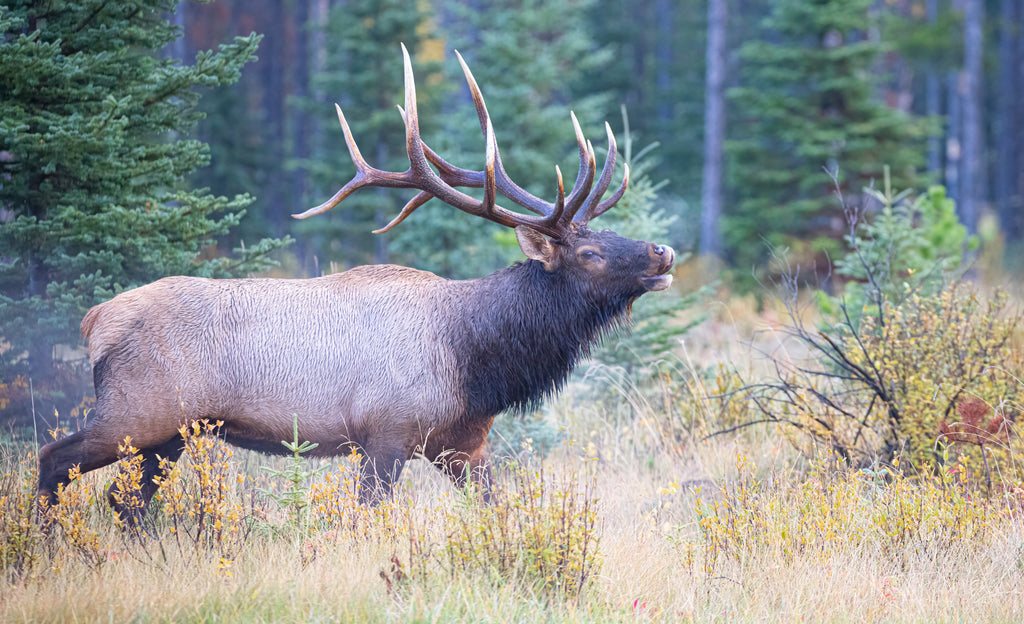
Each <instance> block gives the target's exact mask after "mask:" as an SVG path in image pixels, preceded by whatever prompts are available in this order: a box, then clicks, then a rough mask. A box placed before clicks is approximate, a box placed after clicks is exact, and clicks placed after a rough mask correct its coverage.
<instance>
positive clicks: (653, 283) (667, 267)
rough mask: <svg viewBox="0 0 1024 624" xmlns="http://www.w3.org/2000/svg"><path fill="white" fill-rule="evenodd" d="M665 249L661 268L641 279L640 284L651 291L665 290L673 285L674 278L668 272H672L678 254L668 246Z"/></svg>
mask: <svg viewBox="0 0 1024 624" xmlns="http://www.w3.org/2000/svg"><path fill="white" fill-rule="evenodd" d="M664 249H665V251H664V253H663V254H662V262H661V266H659V267H658V269H657V270H656V271H655V272H654V274H653V275H644V276H642V277H641V278H640V283H641V284H643V285H644V288H646V289H647V290H649V291H656V290H665V289H666V288H668V287H669V286H671V285H672V276H671V275H668V272H669V271H671V270H672V265H673V264H675V262H676V252H675V251H674V250H673V249H672V248H671V247H668V246H666V247H665V248H664Z"/></svg>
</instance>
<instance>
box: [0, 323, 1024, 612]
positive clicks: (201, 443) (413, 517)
mask: <svg viewBox="0 0 1024 624" xmlns="http://www.w3.org/2000/svg"><path fill="white" fill-rule="evenodd" d="M749 318H750V320H749V321H747V322H748V323H749V324H750V326H751V327H752V328H754V329H758V328H761V329H763V328H767V327H769V326H770V324H771V323H770V321H771V320H772V318H771V313H770V312H769V313H765V314H764V315H761V316H757V317H754V316H753V315H751V316H750V317H749ZM745 331H747V328H745V327H740V324H738V323H737V322H735V321H734V320H729V321H728V322H715V321H711V322H709V323H707V324H705V325H704V326H702V327H701V328H700V329H699V330H697V331H696V332H694V333H693V334H692V335H689V336H688V337H687V339H686V340H687V343H686V344H687V350H686V351H685V352H681V354H680V356H679V361H678V362H676V363H675V364H673V365H672V366H670V367H668V368H667V369H666V372H665V373H664V374H663V375H662V376H661V378H660V379H661V382H660V383H654V384H653V385H652V386H649V387H646V388H641V387H639V386H633V385H631V384H630V383H626V382H623V381H622V378H621V377H616V376H614V375H610V374H609V375H602V374H600V373H597V374H593V375H591V376H589V377H588V378H587V379H586V380H585V382H581V383H577V384H574V385H573V387H571V388H570V389H569V390H568V391H567V392H566V393H564V394H563V395H562V396H561V397H560V398H559V399H557V400H555V401H553V402H551V404H550V405H549V407H548V408H546V411H545V413H544V414H543V422H542V424H543V425H544V427H546V430H547V431H549V432H551V431H554V432H555V433H556V434H557V435H553V436H551V439H552V440H560V442H559V443H558V444H557V445H556V446H555V448H553V449H551V450H550V452H548V453H547V454H546V456H545V457H543V459H541V458H540V455H539V454H538V453H531V452H530V450H529V448H527V450H526V451H525V452H523V453H521V455H520V459H519V460H518V461H517V462H514V463H510V464H508V465H506V466H505V467H504V468H502V469H501V470H499V485H498V488H497V495H496V497H495V500H496V502H495V503H494V504H493V505H490V506H487V505H483V504H481V503H480V502H479V501H478V500H477V497H476V496H475V495H474V494H473V493H472V492H469V493H464V492H457V491H453V490H452V488H451V487H450V486H449V484H448V482H447V481H446V480H445V479H444V478H442V476H441V475H440V474H439V473H438V472H437V471H435V470H433V468H432V467H431V466H429V465H428V464H426V463H425V462H422V461H415V462H411V463H410V465H409V468H408V470H407V471H406V473H405V474H403V476H402V480H401V484H400V487H399V489H398V491H397V493H396V495H395V497H394V500H393V501H391V502H388V503H385V504H382V505H380V506H378V507H375V508H366V507H361V506H359V505H357V504H356V503H355V502H354V488H355V483H354V482H353V481H354V471H353V466H354V462H355V461H356V459H357V458H355V457H349V458H344V457H343V458H340V459H339V460H338V461H336V462H333V463H327V462H323V463H322V464H316V463H314V462H310V463H306V462H305V460H301V461H299V462H295V463H293V462H290V461H289V460H288V459H285V458H267V457H263V456H259V455H255V454H249V453H247V452H242V451H232V450H231V449H229V448H227V447H225V446H223V445H222V444H220V443H219V441H217V440H216V439H215V438H211V437H209V436H202V435H196V436H190V442H189V443H190V446H189V448H188V451H187V453H186V455H185V456H184V457H183V458H182V460H181V461H180V462H179V463H178V466H177V467H176V468H175V470H174V471H173V472H171V473H169V474H168V475H167V476H166V477H165V478H166V479H167V481H166V483H165V485H164V487H163V488H162V490H161V494H160V496H161V499H160V500H158V501H156V502H155V504H154V506H153V508H152V509H151V512H150V516H149V518H150V523H148V524H147V525H145V529H144V530H143V531H141V532H140V531H136V530H132V529H131V528H128V529H121V528H118V526H117V523H116V522H115V519H114V517H113V516H112V514H111V512H110V511H109V510H108V508H107V506H106V504H105V489H106V487H107V486H108V484H110V483H111V482H113V481H114V480H115V475H116V474H118V473H117V471H116V470H115V468H114V467H109V468H107V469H103V470H100V471H96V472H94V473H90V474H88V475H85V476H83V477H81V478H80V479H77V480H76V481H74V482H73V483H72V484H71V485H70V486H69V487H68V488H67V489H66V491H65V492H64V493H63V495H62V501H61V504H60V505H59V506H58V507H57V508H55V509H53V510H50V514H51V518H53V520H52V524H51V527H50V529H49V531H48V532H45V531H43V529H42V527H41V525H40V524H39V522H38V521H37V513H38V511H37V509H36V507H35V504H34V501H33V497H34V488H35V483H34V478H35V476H34V470H35V466H34V462H35V456H34V454H35V449H34V448H33V447H32V446H31V445H28V444H20V443H14V442H11V443H8V444H5V445H4V446H3V447H2V448H3V455H2V457H0V462H2V467H0V473H2V482H0V621H4V622H18V621H30V622H99V621H104V622H107V621H109V622H151V621H155V622H329V621H341V622H407V621H411V622H454V621H458V622H736V621H757V622H796V621H810V622H961V621H969V622H1020V621H1024V496H1022V494H1021V491H1022V490H1021V483H1020V477H1019V474H1020V473H1019V472H1018V471H1016V467H1017V463H1018V459H1019V458H1018V457H1017V456H1016V455H1015V454H1014V452H1010V453H1009V455H1008V456H1005V457H1004V460H1005V461H1004V462H1003V463H1002V464H1000V466H1001V467H1002V468H1001V469H1002V470H1003V471H1004V472H1003V473H1001V474H1000V479H999V484H1000V485H999V487H988V488H985V487H982V485H980V483H981V481H982V480H981V478H980V470H981V466H980V464H979V463H978V462H977V461H974V460H971V459H970V458H969V457H966V456H965V457H963V458H958V457H957V456H956V454H955V453H954V454H953V455H952V456H951V457H950V458H949V460H948V461H946V462H945V463H943V464H942V466H941V467H939V468H938V469H936V470H933V471H930V472H927V473H922V472H920V471H917V472H915V473H902V472H901V471H899V470H897V469H896V466H894V465H893V462H885V461H882V462H879V463H877V464H874V465H871V466H867V467H865V466H858V467H856V468H852V467H850V466H847V465H846V464H845V462H844V461H842V460H841V459H839V458H837V457H836V456H835V454H833V453H830V452H829V451H828V450H826V449H822V450H820V451H819V452H816V453H812V454H808V453H806V452H798V450H797V448H798V446H799V447H801V448H804V446H803V445H801V444H795V443H794V439H793V431H791V430H786V429H783V428H780V426H779V425H765V426H759V427H750V428H745V429H740V430H737V431H736V432H734V433H730V434H729V435H722V436H715V437H710V438H708V437H706V436H707V433H708V432H709V431H713V430H715V429H716V418H719V417H720V413H719V412H717V411H716V408H715V407H714V405H713V404H711V403H710V402H709V401H708V400H707V399H706V398H704V397H706V396H707V395H709V394H714V389H713V388H711V387H710V385H711V384H712V383H713V379H712V378H713V375H711V376H709V375H704V374H701V373H698V370H697V368H698V367H696V366H695V365H694V364H693V362H694V361H699V362H710V361H714V360H718V361H722V360H723V359H728V360H731V361H733V362H736V361H744V358H749V357H750V355H749V353H748V352H744V351H743V349H740V348H739V347H738V346H737V345H738V342H737V341H736V340H735V339H734V338H733V335H734V334H739V333H743V332H745ZM769 333H771V332H769ZM1019 377H1020V375H1018V378H1019ZM595 387H596V388H597V389H598V391H597V392H595V391H594V388H595ZM502 418H513V417H512V416H503V417H502ZM198 433H202V432H201V431H199V432H198ZM532 442H533V443H534V444H535V445H539V443H540V441H539V440H533V441H532ZM549 444H551V443H550V442H549ZM526 446H527V447H529V446H530V441H527V444H526ZM1014 448H1015V447H1014ZM954 450H955V449H954ZM123 461H124V464H125V466H126V468H125V470H124V471H123V472H122V474H123V475H126V476H124V477H121V481H122V483H121V491H122V493H123V495H124V496H128V497H130V496H131V493H132V490H133V487H136V486H137V483H136V484H133V483H132V481H131V477H132V469H131V454H130V453H127V454H126V459H125V460H123ZM895 463H896V464H898V461H897V462H895ZM262 466H267V467H270V468H272V469H273V470H272V471H267V470H264V469H262V468H261V467H262ZM321 467H322V469H320V471H319V472H318V473H317V474H315V475H312V474H311V473H313V472H314V471H316V470H317V469H318V468H321ZM289 469H293V470H294V471H295V472H296V474H294V475H293V476H292V477H291V478H289V477H288V476H287V475H288V470H289Z"/></svg>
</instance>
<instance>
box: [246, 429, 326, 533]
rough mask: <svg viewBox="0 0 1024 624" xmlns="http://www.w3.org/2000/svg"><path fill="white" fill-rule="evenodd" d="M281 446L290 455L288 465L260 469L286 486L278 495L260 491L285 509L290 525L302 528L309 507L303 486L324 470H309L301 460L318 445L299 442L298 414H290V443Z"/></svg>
mask: <svg viewBox="0 0 1024 624" xmlns="http://www.w3.org/2000/svg"><path fill="white" fill-rule="evenodd" d="M281 444H283V445H284V447H285V448H286V449H288V450H289V451H291V453H292V456H291V459H289V460H288V464H287V465H286V466H285V467H284V468H283V469H277V468H272V467H270V466H263V467H262V469H263V470H264V471H265V472H266V473H267V474H269V475H270V476H271V477H275V478H280V479H284V480H285V481H286V482H287V483H288V486H287V487H286V488H285V490H284V491H283V492H281V493H280V494H277V493H274V492H271V491H269V490H261V491H262V492H263V493H264V494H266V495H267V496H268V497H269V498H271V499H272V500H273V501H274V502H276V503H277V504H278V506H279V507H280V508H281V509H287V510H288V516H289V521H290V523H291V524H292V525H293V526H295V527H300V526H302V512H303V511H304V510H305V508H306V507H307V506H308V505H309V495H308V488H307V487H306V485H305V484H306V483H307V482H308V481H309V480H310V479H311V478H313V477H315V476H316V475H317V474H318V473H319V472H321V471H322V470H323V468H324V467H323V466H321V467H319V468H316V469H313V470H310V469H309V468H308V467H307V465H306V462H305V460H304V459H303V458H302V454H303V453H308V452H309V451H312V450H313V449H315V448H316V447H317V446H319V445H318V444H317V443H316V442H309V441H305V442H299V415H298V414H292V441H291V442H288V441H285V440H281Z"/></svg>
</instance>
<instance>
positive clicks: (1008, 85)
mask: <svg viewBox="0 0 1024 624" xmlns="http://www.w3.org/2000/svg"><path fill="white" fill-rule="evenodd" d="M999 13H1000V19H999V89H998V94H999V96H998V101H997V103H996V105H997V107H998V109H997V113H996V133H995V140H996V153H997V158H996V163H995V166H996V180H995V204H996V210H997V212H998V215H999V222H1000V224H1001V226H1002V231H1003V233H1004V234H1005V236H1006V238H1007V241H1008V242H1015V241H1016V240H1017V239H1019V237H1020V231H1019V230H1018V229H1017V228H1016V226H1017V225H1019V217H1018V214H1019V213H1020V211H1021V210H1022V209H1024V202H1022V201H1021V200H1022V198H1021V195H1020V188H1019V182H1018V177H1019V176H1020V159H1019V155H1018V153H1017V145H1018V143H1017V138H1018V134H1019V133H1020V124H1019V123H1018V122H1019V120H1018V119H1017V101H1018V99H1019V97H1020V84H1019V82H1018V71H1019V69H1018V63H1019V61H1018V59H1019V58H1020V57H1019V56H1018V52H1019V48H1018V39H1019V37H1020V33H1019V32H1018V31H1017V28H1019V27H1020V24H1019V22H1020V19H1021V16H1020V15H1019V14H1018V13H1019V11H1018V6H1017V0H1000V3H999Z"/></svg>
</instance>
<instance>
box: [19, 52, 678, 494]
mask: <svg viewBox="0 0 1024 624" xmlns="http://www.w3.org/2000/svg"><path fill="white" fill-rule="evenodd" d="M402 52H403V55H404V60H405V108H404V110H402V109H401V108H399V112H400V113H401V114H402V117H403V119H404V121H405V128H406V148H407V150H408V154H409V161H410V167H409V169H408V170H407V171H405V172H401V173H395V172H388V171H382V170H379V169H375V168H373V167H371V166H369V165H368V164H367V163H366V161H365V160H364V159H363V157H362V155H361V154H360V153H359V148H358V147H357V145H356V143H355V141H354V139H353V138H352V133H351V131H350V129H349V126H348V123H347V122H346V121H345V116H344V115H343V114H342V112H341V109H340V107H338V119H339V120H340V122H341V127H342V129H343V131H344V134H345V141H346V143H347V145H348V149H349V152H350V153H351V155H352V159H353V161H354V162H355V165H356V169H357V172H356V174H355V177H354V178H353V179H352V180H351V181H349V182H348V183H347V184H345V186H344V187H343V188H341V190H339V191H338V192H337V193H336V194H335V195H334V197H332V198H331V199H330V200H328V201H327V202H325V203H324V204H322V205H320V206H317V207H316V208H312V209H310V210H308V211H306V212H305V213H302V214H299V215H295V216H296V217H297V218H306V217H309V216H311V215H316V214H320V213H323V212H325V211H327V210H330V209H331V208H333V207H334V206H336V205H337V204H338V203H340V202H341V201H342V200H344V199H345V198H346V197H348V196H349V195H351V194H352V193H353V192H355V191H356V190H358V189H360V188H363V187H392V188H412V189H417V190H419V191H420V192H419V193H418V194H417V195H416V196H415V197H414V198H413V199H412V200H411V201H409V203H408V204H407V205H406V206H405V207H404V208H403V209H402V211H401V213H400V214H399V215H398V216H397V217H395V219H394V220H393V221H392V222H391V223H390V224H388V225H387V226H386V227H385V228H383V230H378V232H380V231H386V230H388V229H390V228H392V227H394V226H395V225H397V224H398V223H400V222H401V221H403V220H404V219H405V218H406V217H408V216H409V215H410V214H411V213H412V212H413V211H414V210H416V208H418V207H419V206H421V205H423V204H424V203H425V202H426V201H427V200H429V199H430V198H432V197H437V198H439V199H441V200H442V201H444V202H445V203H447V204H449V205H451V206H453V207H455V208H458V209H459V210H462V211H465V212H468V213H469V214H472V215H476V216H479V217H483V218H484V219H488V220H490V221H494V222H496V223H500V224H502V225H505V226H508V227H512V228H515V233H516V237H517V239H518V242H519V246H520V247H521V248H522V251H523V253H524V254H525V255H526V256H527V258H528V259H527V260H526V261H524V262H519V263H517V264H514V265H513V266H510V267H507V268H505V269H502V270H499V271H497V272H496V273H493V274H491V275H488V276H486V277H482V278H479V279H471V280H464V281H457V280H448V279H443V278H441V277H438V276H436V275H433V274H432V273H427V272H424V271H418V270H415V269H411V268H406V267H402V266H393V265H376V266H360V267H356V268H353V269H350V270H348V271H345V272H343V273H338V274H335V275H327V276H323V277H318V278H314V279H225V280H212V279H203V278H196V277H167V278H164V279H161V280H158V281H156V282H153V283H152V284H148V285H146V286H142V287H139V288H136V289H134V290H129V291H126V292H123V293H121V294H119V295H117V296H116V297H114V298H113V299H111V300H110V301H107V302H105V303H102V304H99V305H97V306H95V307H93V308H92V309H91V310H89V312H88V313H87V314H86V315H85V318H84V319H83V320H82V335H83V336H84V337H85V338H86V339H88V342H89V358H90V361H91V364H92V369H93V376H94V383H95V387H96V406H95V409H94V410H93V417H92V418H91V420H90V421H89V423H88V426H87V427H86V428H85V429H83V430H81V431H79V432H77V433H75V434H73V435H70V436H68V437H66V438H63V439H61V440H58V441H55V442H50V443H49V444H47V445H45V446H44V447H43V448H42V449H41V450H40V452H39V493H40V495H41V496H43V497H46V498H47V499H48V500H50V501H51V502H52V501H54V499H55V494H56V492H57V490H58V486H59V485H60V484H62V483H66V482H67V480H68V470H69V469H70V468H72V467H74V466H76V465H77V466H79V467H80V470H81V472H83V473H85V472H87V471H90V470H94V469H96V468H100V467H102V466H106V465H108V464H111V463H113V462H114V461H115V460H116V459H117V458H118V444H119V443H121V442H123V440H124V439H125V437H126V436H131V440H132V444H133V445H134V446H136V447H137V448H139V449H141V453H142V456H143V470H144V476H145V480H144V486H143V496H144V498H145V500H146V501H148V500H149V499H150V498H151V497H152V496H153V494H154V493H155V491H156V488H157V485H156V484H155V483H154V482H153V477H154V476H156V475H157V473H158V470H159V459H158V456H159V457H166V458H170V459H172V460H175V459H177V458H178V457H179V455H180V453H181V451H182V446H183V441H182V438H181V436H180V434H179V428H180V427H181V425H182V424H184V423H185V422H186V421H187V420H196V419H211V420H219V421H223V425H222V427H221V433H222V435H223V436H224V438H225V439H226V440H227V441H228V442H229V443H231V444H234V445H236V446H240V447H243V448H248V449H255V450H258V451H263V452H281V451H283V450H284V448H283V446H282V445H281V442H280V441H281V440H285V439H290V438H291V436H292V426H293V415H296V416H297V422H298V434H299V437H300V438H302V439H304V440H308V441H311V442H316V443H317V444H318V446H317V448H316V450H315V451H313V452H312V453H310V455H319V456H333V455H339V454H342V453H347V452H349V450H350V449H351V448H352V447H353V446H355V447H357V448H358V449H359V450H360V451H361V453H362V455H363V464H362V479H363V480H362V483H363V488H362V498H363V499H364V500H366V501H373V500H376V497H378V496H381V495H386V493H387V491H388V490H389V488H390V486H391V484H392V483H393V482H394V481H395V480H396V479H397V478H398V476H399V473H400V472H401V470H402V466H403V464H404V463H405V462H406V461H407V460H409V459H410V458H412V457H413V456H414V455H416V454H422V455H423V456H424V457H426V458H427V459H428V460H430V461H432V462H434V463H435V465H437V466H438V468H439V469H441V470H442V471H443V472H444V473H446V474H447V475H448V476H449V477H450V478H451V479H452V480H453V481H454V482H455V483H456V484H462V483H463V482H464V479H465V478H466V476H467V474H468V475H470V476H471V478H473V479H474V480H479V481H480V482H481V483H482V484H484V486H485V487H486V483H487V481H488V480H489V468H488V467H487V464H486V457H487V455H486V444H487V434H488V431H489V430H490V428H491V424H492V423H493V421H494V417H495V416H496V415H497V414H498V413H500V412H502V411H505V410H509V409H516V408H525V407H528V406H532V405H536V404H537V403H538V402H539V401H541V400H542V399H543V398H544V397H545V396H547V395H549V394H551V393H553V392H555V391H557V390H558V389H559V388H560V387H561V386H562V385H563V384H564V383H565V381H566V378H567V377H568V375H569V373H570V372H571V371H572V369H573V367H574V366H575V365H576V363H577V362H579V360H580V359H581V358H582V357H584V356H585V355H586V354H587V353H588V351H589V349H590V347H591V346H592V345H594V343H595V342H597V341H598V340H600V338H601V336H602V334H603V333H604V332H605V331H607V330H609V329H610V328H612V327H614V326H615V325H617V324H621V323H624V322H625V321H627V320H628V317H629V311H630V306H631V304H632V303H633V301H635V300H636V299H637V298H638V297H640V296H641V295H643V294H644V293H646V292H648V291H657V290H663V289H665V288H667V287H668V286H669V285H670V284H671V281H672V277H671V275H669V274H668V272H669V270H670V269H671V268H672V265H673V263H674V261H675V253H674V252H673V250H672V248H670V247H667V246H664V245H656V244H652V243H645V242H640V241H635V240H630V239H626V238H623V237H620V236H618V235H617V234H615V233H613V232H611V231H607V230H606V231H601V232H597V231H593V230H591V229H590V228H589V227H588V225H587V224H588V223H589V222H590V220H591V219H593V218H594V217H597V216H599V215H600V214H601V213H603V212H605V211H606V210H608V209H609V208H611V207H612V206H613V205H614V204H615V203H616V202H617V201H618V200H619V198H621V197H622V194H623V192H624V191H625V189H626V185H627V184H628V175H629V171H628V167H627V168H626V174H625V176H624V178H623V180H622V183H621V185H620V186H619V188H618V190H617V191H615V192H614V193H613V194H612V195H611V196H609V197H608V198H607V199H602V198H603V196H604V194H605V193H606V191H607V189H608V188H609V185H610V183H611V180H612V175H613V172H614V168H615V155H616V145H615V137H614V136H613V134H612V132H611V129H610V127H608V126H607V124H605V127H606V130H607V133H608V157H607V159H606V161H605V163H604V167H603V169H602V171H601V173H600V175H599V176H598V175H597V166H596V158H595V154H594V148H593V146H592V145H591V144H590V143H589V142H587V141H586V140H585V139H584V137H583V134H582V132H581V130H580V127H579V124H578V123H577V121H576V118H575V116H573V117H572V122H573V126H574V128H575V132H576V138H577V142H578V144H579V155H580V172H579V174H578V176H577V179H576V182H575V185H574V186H573V188H572V189H571V191H570V192H569V193H568V194H566V193H565V189H564V186H563V183H562V177H561V173H560V172H559V171H558V168H557V167H556V174H557V181H558V185H557V197H556V200H555V201H554V202H548V201H545V200H542V199H540V198H538V197H535V196H533V195H531V194H530V193H528V192H526V191H524V190H523V189H522V188H520V187H519V186H517V185H516V184H515V183H514V182H512V180H510V179H509V177H508V176H507V175H506V173H505V169H504V167H503V166H502V163H501V158H500V156H499V152H498V145H497V142H496V140H495V137H494V130H493V128H492V126H491V120H490V117H489V115H488V113H487V108H486V106H485V104H484V100H483V97H482V96H481V94H480V89H479V88H478V86H477V84H476V81H475V80H474V78H473V75H472V74H471V73H470V71H469V68H468V67H467V66H466V64H465V62H464V61H463V59H462V57H461V56H459V61H460V63H462V68H463V71H464V72H465V75H466V80H467V82H468V83H469V87H470V90H471V92H472V96H473V100H474V102H475V104H476V109H477V113H478V116H479V118H480V126H481V128H482V130H483V133H484V136H485V139H486V160H485V166H484V168H483V170H481V171H470V170H465V169H461V168H458V167H455V166H453V165H451V164H449V163H448V162H446V161H444V160H442V159H441V157H439V156H438V155H437V154H436V153H435V152H434V151H433V150H431V149H430V148H429V147H427V146H426V145H425V144H424V143H423V140H422V139H421V138H420V133H419V122H418V117H417V111H416V88H415V84H414V81H413V74H412V66H411V62H410V60H409V55H408V52H407V51H406V49H405V47H404V46H403V47H402ZM431 165H433V167H434V168H436V172H435V171H434V169H433V168H431ZM456 187H476V188H483V199H482V200H476V199H474V198H472V197H470V196H469V195H466V194H464V193H462V192H461V191H459V190H457V189H456ZM499 193H500V194H501V195H503V196H504V197H505V198H507V199H509V200H510V201H512V202H514V203H515V204H518V205H519V206H521V207H523V208H525V209H527V210H529V211H531V212H533V213H535V214H526V213H522V212H519V211H513V210H509V209H506V208H503V207H501V206H498V205H497V204H496V203H495V201H496V196H497V194H499ZM111 504H114V505H115V510H116V511H117V512H118V513H120V512H121V511H122V510H120V509H117V506H116V504H115V503H114V502H113V499H111Z"/></svg>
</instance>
